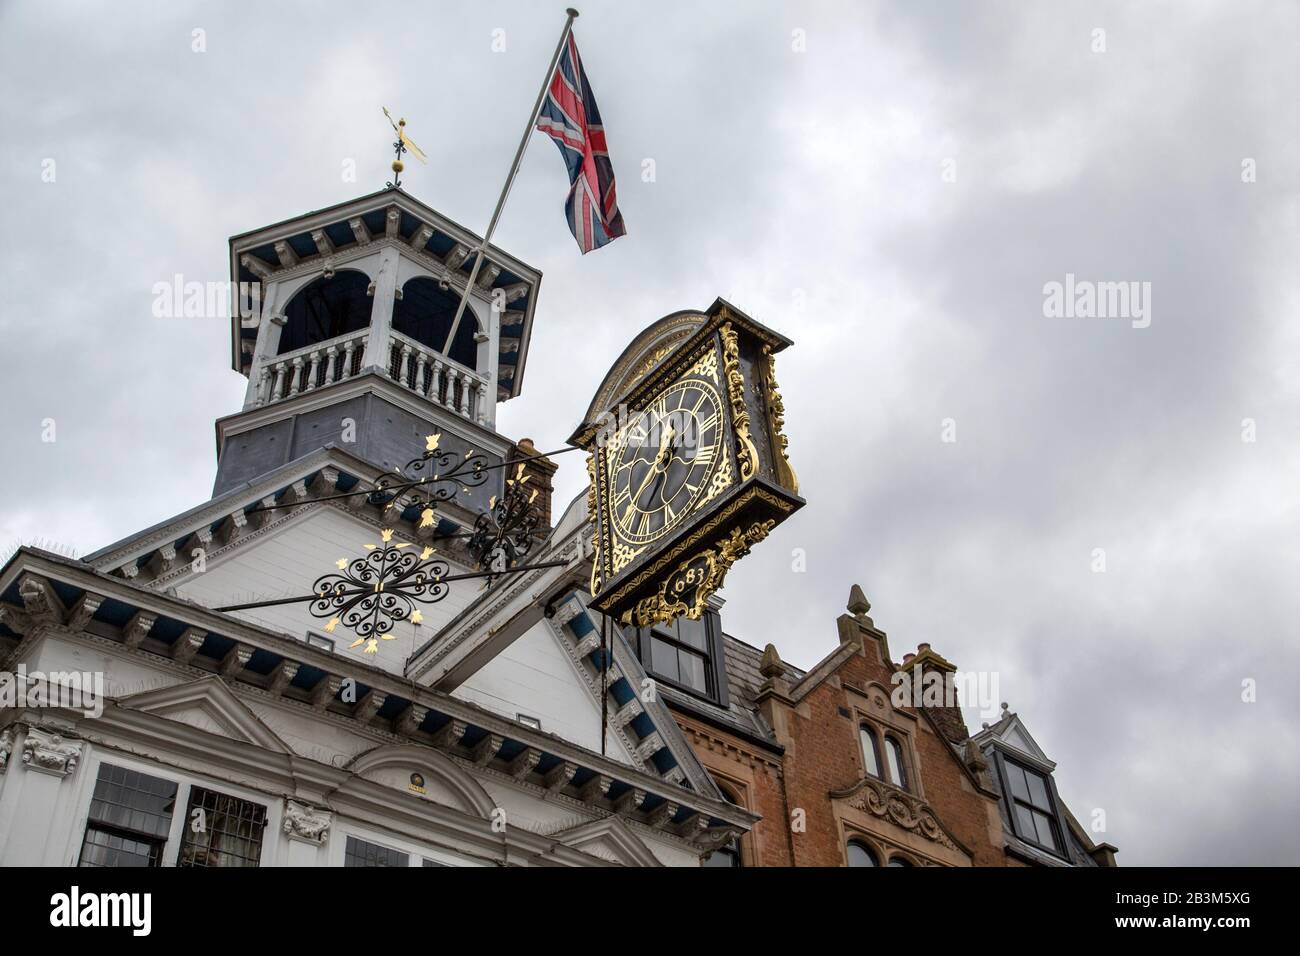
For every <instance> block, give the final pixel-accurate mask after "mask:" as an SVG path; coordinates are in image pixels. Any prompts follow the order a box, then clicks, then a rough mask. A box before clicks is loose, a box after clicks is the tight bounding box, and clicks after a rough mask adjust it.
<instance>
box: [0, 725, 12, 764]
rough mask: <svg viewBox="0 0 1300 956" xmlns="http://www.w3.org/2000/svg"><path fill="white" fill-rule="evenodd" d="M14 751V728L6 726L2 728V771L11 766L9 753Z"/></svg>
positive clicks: (0, 757)
mask: <svg viewBox="0 0 1300 956" xmlns="http://www.w3.org/2000/svg"><path fill="white" fill-rule="evenodd" d="M13 752H14V729H13V728H12V727H6V728H5V729H4V730H0V773H4V772H5V768H6V767H8V766H9V755H10V754H11V753H13Z"/></svg>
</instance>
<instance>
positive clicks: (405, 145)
mask: <svg viewBox="0 0 1300 956" xmlns="http://www.w3.org/2000/svg"><path fill="white" fill-rule="evenodd" d="M383 110H384V115H385V116H386V117H388V123H389V125H390V126H392V127H393V132H394V133H396V134H397V139H396V140H395V141H394V142H393V149H394V150H396V151H397V155H396V156H395V157H394V158H393V181H392V182H389V183H384V185H385V186H387V187H388V188H389V189H395V188H396V187H398V186H400V185H402V170H404V169H405V168H406V164H405V163H403V162H402V154H403V153H406V152H409V153H410V154H411V155H412V156H414V157H415V158H416V159H418V160H419V161H420V162H422V163H427V162H428V161H429V157H427V156H425V155H424V150H422V149H420V147H418V146H416V145H415V143H414V142H412V141H411V137H409V136H407V135H406V120H405V119H399V120H398V121H397V122H396V123H394V122H393V114H392V113H390V112H388V107H387V106H385V107H384V108H383Z"/></svg>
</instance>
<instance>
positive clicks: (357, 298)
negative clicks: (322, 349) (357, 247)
mask: <svg viewBox="0 0 1300 956" xmlns="http://www.w3.org/2000/svg"><path fill="white" fill-rule="evenodd" d="M369 285H370V280H369V278H367V277H366V275H365V273H363V272H357V271H356V270H354V269H341V270H339V271H338V272H336V273H334V275H333V276H321V277H320V278H319V279H315V280H314V281H312V282H309V283H308V284H307V285H305V286H303V287H302V288H301V289H299V290H298V292H297V294H295V295H294V297H293V298H292V299H290V300H289V305H288V307H287V308H286V309H285V310H284V315H285V323H284V328H283V329H281V331H280V350H279V353H278V354H280V355H284V354H285V353H286V352H292V351H294V350H295V349H301V348H305V347H306V346H308V345H315V344H316V343H317V342H325V341H327V340H329V339H336V338H338V337H339V336H341V335H347V334H348V333H349V332H357V331H360V330H361V329H364V328H366V326H368V325H369V324H370V309H371V304H372V302H371V299H370V297H369V296H368V295H366V289H367V288H368V287H369Z"/></svg>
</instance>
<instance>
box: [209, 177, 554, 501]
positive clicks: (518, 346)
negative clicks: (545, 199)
mask: <svg viewBox="0 0 1300 956" xmlns="http://www.w3.org/2000/svg"><path fill="white" fill-rule="evenodd" d="M479 241H480V240H479V237H478V236H476V235H474V234H473V233H471V232H469V231H468V230H466V229H464V228H463V227H461V226H460V225H458V224H456V223H454V222H452V221H451V220H449V219H447V218H446V217H444V216H442V215H441V214H439V213H438V212H436V211H434V210H433V209H431V208H429V207H428V206H425V205H424V204H423V203H421V202H419V201H418V200H416V199H415V198H413V197H412V196H410V195H408V194H407V193H406V192H405V191H404V190H402V189H400V188H389V189H385V190H383V191H381V192H378V193H374V194H372V195H369V196H363V197H361V198H360V199H355V200H352V201H350V202H346V203H342V204H339V205H336V206H332V207H330V208H328V209H323V210H319V211H317V212H312V213H308V214H306V215H303V216H299V217H296V218H294V219H290V220H287V221H284V222H280V223H276V224H275V225H271V226H265V227H263V228H260V229H257V230H254V231H252V232H247V233H244V234H242V235H238V236H235V237H233V238H232V239H231V240H230V271H231V279H232V282H234V283H238V284H239V286H238V287H239V288H241V289H245V290H249V291H250V292H251V293H252V294H251V295H249V296H245V295H240V296H239V297H238V298H237V299H236V301H237V302H238V303H239V306H238V308H237V309H236V310H235V312H236V314H235V315H234V316H233V317H232V319H231V338H232V363H233V367H234V368H235V369H236V370H237V371H239V372H241V373H242V374H244V375H245V376H246V377H247V378H248V387H247V390H246V392H245V396H244V406H243V408H242V409H241V410H240V411H239V412H237V413H235V414H233V415H230V416H227V417H225V418H222V419H219V420H218V421H217V479H216V485H215V488H214V490H213V493H214V495H219V494H221V493H223V492H225V491H227V490H229V489H231V488H233V487H236V486H238V485H240V484H242V483H244V482H247V481H252V480H254V479H256V478H257V477H259V476H260V475H263V474H265V473H267V472H269V471H271V470H272V469H275V468H278V467H280V466H281V465H284V464H286V463H288V462H290V461H293V460H295V459H298V458H301V457H302V456H304V455H307V454H310V453H311V452H313V451H315V450H317V449H319V448H321V447H324V446H326V445H329V444H335V445H337V446H338V447H339V448H341V449H343V450H345V451H347V452H348V453H349V454H352V455H353V456H355V457H357V458H359V459H361V460H362V461H365V462H367V463H369V464H371V465H374V466H376V467H377V468H379V469H381V470H388V469H391V468H394V467H397V466H399V465H401V464H403V463H405V462H407V461H408V460H409V459H410V458H412V456H413V452H415V451H418V449H420V448H422V447H423V445H424V436H425V435H426V434H428V433H429V432H430V431H431V430H434V431H440V432H442V433H443V434H444V435H447V436H448V438H447V442H448V444H449V445H455V444H464V445H465V446H466V447H467V448H469V447H473V448H477V449H480V450H484V451H486V452H488V453H490V454H492V455H494V456H495V457H498V458H500V457H504V456H505V455H506V454H507V452H508V451H509V449H510V447H511V444H512V443H511V442H510V441H509V440H508V439H506V438H504V437H503V436H501V435H500V434H498V433H497V431H496V414H497V405H498V404H499V403H500V402H504V401H507V400H509V399H511V398H513V397H515V396H516V395H518V394H519V391H520V387H521V385H522V382H523V373H524V362H525V359H526V358H527V354H528V341H529V336H530V333H531V330H532V320H533V314H534V311H535V308H536V302H537V291H538V287H539V285H540V283H541V273H540V272H538V271H537V270H535V269H533V268H531V267H530V266H528V265H526V264H524V263H523V262H520V261H519V260H518V259H515V258H514V257H513V256H510V255H508V254H507V253H505V252H504V251H502V250H501V249H498V248H496V247H495V246H491V245H489V246H487V247H486V249H485V251H484V256H483V262H482V264H481V266H480V268H479V270H478V275H477V277H476V278H475V281H474V283H473V287H472V288H471V289H470V292H469V296H468V301H467V303H466V307H465V309H464V311H463V314H461V315H460V318H459V320H457V312H458V306H459V304H460V300H461V298H462V296H463V295H464V293H465V289H466V286H467V285H468V283H469V280H470V275H471V269H472V266H473V260H474V255H473V252H474V250H475V249H476V248H477V247H478V245H479Z"/></svg>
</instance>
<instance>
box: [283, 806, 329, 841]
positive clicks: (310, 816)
mask: <svg viewBox="0 0 1300 956" xmlns="http://www.w3.org/2000/svg"><path fill="white" fill-rule="evenodd" d="M332 819H333V818H332V815H331V814H330V812H329V811H328V810H321V809H318V808H317V807H313V806H309V805H308V804H305V803H299V802H298V801H297V800H287V799H286V800H285V802H284V824H283V829H284V833H285V835H286V836H287V837H288V838H289V839H290V840H300V841H302V842H303V843H309V844H311V845H312V846H320V845H321V844H323V843H324V842H325V841H326V839H328V838H329V831H330V823H331V821H332Z"/></svg>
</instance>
